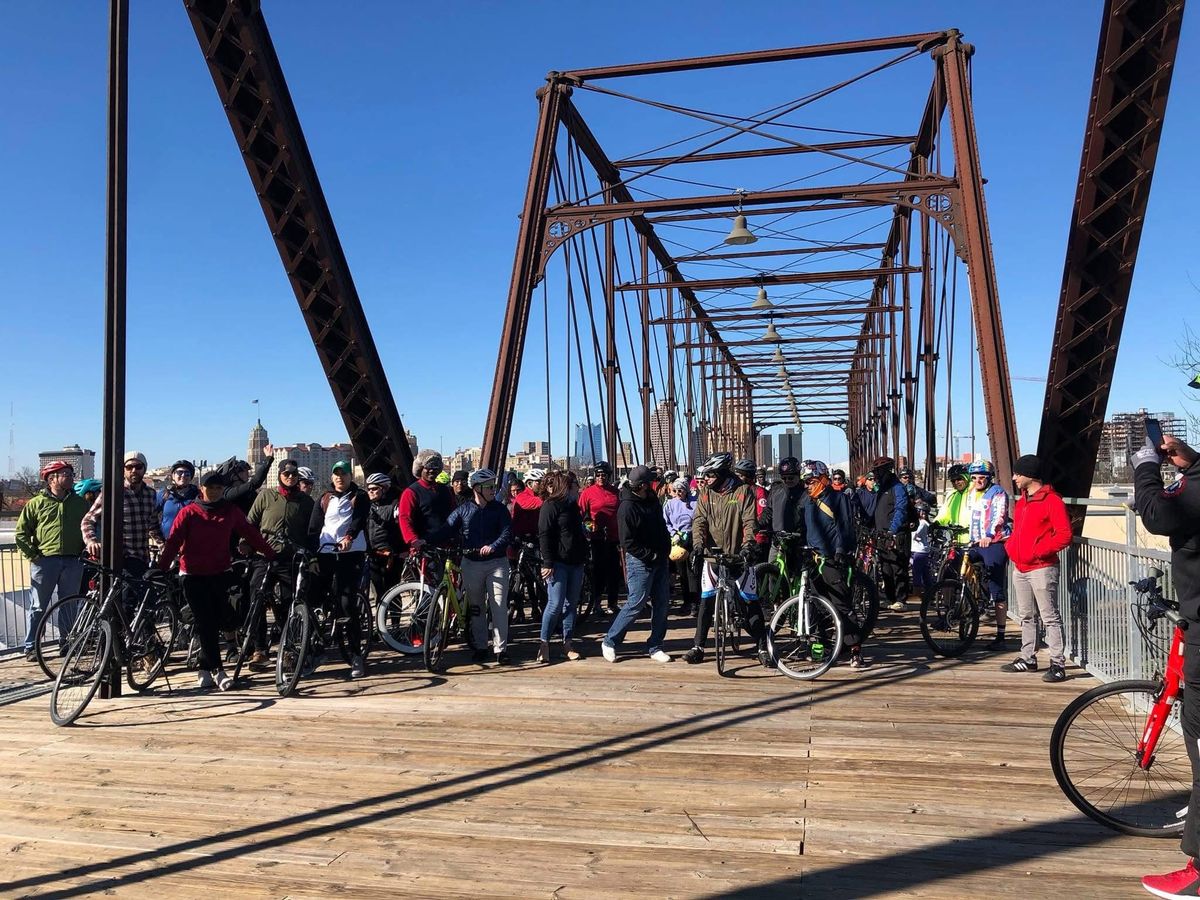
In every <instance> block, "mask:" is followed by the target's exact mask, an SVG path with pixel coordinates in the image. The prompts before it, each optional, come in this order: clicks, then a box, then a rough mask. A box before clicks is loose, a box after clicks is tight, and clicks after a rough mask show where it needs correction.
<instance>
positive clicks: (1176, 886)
mask: <svg viewBox="0 0 1200 900" xmlns="http://www.w3.org/2000/svg"><path fill="white" fill-rule="evenodd" d="M1142 887H1144V888H1145V889H1146V890H1148V891H1149V892H1150V893H1152V894H1153V895H1154V896H1155V897H1166V898H1167V900H1174V898H1176V897H1178V898H1180V900H1182V898H1184V897H1200V871H1197V870H1196V863H1195V861H1194V860H1190V859H1189V860H1188V864H1187V865H1186V866H1184V867H1183V868H1182V869H1180V870H1179V871H1178V872H1168V873H1167V874H1166V875H1147V876H1146V877H1144V878H1143V879H1142Z"/></svg>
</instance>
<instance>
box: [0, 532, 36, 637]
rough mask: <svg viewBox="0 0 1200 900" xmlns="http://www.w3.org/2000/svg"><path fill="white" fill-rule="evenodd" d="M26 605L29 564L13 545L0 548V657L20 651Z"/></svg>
mask: <svg viewBox="0 0 1200 900" xmlns="http://www.w3.org/2000/svg"><path fill="white" fill-rule="evenodd" d="M30 602H31V599H30V591H29V561H28V560H26V559H25V557H24V556H22V555H21V553H20V551H18V550H17V545H16V544H13V543H4V544H0V656H4V655H7V654H9V653H15V652H17V651H19V650H20V649H21V645H22V644H23V643H24V641H25V633H26V631H27V630H28V628H29V606H30Z"/></svg>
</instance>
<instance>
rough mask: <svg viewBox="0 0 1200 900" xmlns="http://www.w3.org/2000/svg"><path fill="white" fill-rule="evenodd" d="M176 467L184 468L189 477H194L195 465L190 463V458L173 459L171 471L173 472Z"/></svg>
mask: <svg viewBox="0 0 1200 900" xmlns="http://www.w3.org/2000/svg"><path fill="white" fill-rule="evenodd" d="M176 469H186V470H187V473H188V476H189V477H191V478H195V477H196V467H195V466H194V465H192V462H191V460H187V459H177V460H175V462H173V463H172V464H171V471H172V472H174V471H175V470H176Z"/></svg>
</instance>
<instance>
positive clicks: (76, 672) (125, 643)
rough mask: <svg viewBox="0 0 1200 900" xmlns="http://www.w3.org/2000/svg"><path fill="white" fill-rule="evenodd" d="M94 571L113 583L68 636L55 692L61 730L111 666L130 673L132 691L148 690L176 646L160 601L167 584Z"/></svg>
mask: <svg viewBox="0 0 1200 900" xmlns="http://www.w3.org/2000/svg"><path fill="white" fill-rule="evenodd" d="M95 568H96V570H97V571H98V572H100V573H101V574H103V575H104V576H106V577H107V578H108V579H109V586H108V590H107V592H106V593H105V596H104V599H103V601H101V602H100V603H99V604H89V605H87V606H85V607H84V609H82V610H81V611H80V615H79V617H78V619H77V624H78V625H79V627H78V628H76V629H72V631H71V632H70V633H69V634H68V636H67V641H66V644H67V649H66V652H65V653H64V654H63V662H62V668H60V669H59V671H58V674H57V675H56V676H55V679H54V687H53V688H52V689H51V691H50V720H51V721H52V722H53V723H54V724H55V725H59V726H65V725H70V724H71V723H72V722H74V721H75V720H76V719H78V718H79V716H80V715H81V714H82V713H83V711H84V710H85V709H86V708H87V705H88V704H89V703H91V701H92V698H93V697H95V696H96V692H97V691H98V690H99V689H100V684H101V682H102V681H103V680H104V678H105V675H106V673H107V672H108V670H109V666H110V665H114V664H115V665H116V667H117V668H118V670H119V669H121V668H124V669H125V680H126V682H128V684H129V686H130V687H131V688H132V689H133V690H135V691H138V692H139V693H141V692H143V691H147V690H149V689H150V687H151V686H152V685H153V684H154V682H155V681H156V680H157V679H158V677H159V675H161V674H162V672H163V670H164V668H165V667H166V663H167V657H168V656H169V655H170V652H171V646H172V644H173V643H174V638H175V628H176V623H177V620H176V617H175V611H174V609H173V608H172V607H171V605H170V604H169V603H165V602H161V599H160V598H161V591H162V590H164V588H163V586H162V585H160V584H159V583H157V582H156V581H155V580H154V579H152V578H134V577H133V576H131V575H126V574H124V573H122V572H115V571H112V570H110V569H106V568H104V567H103V566H101V565H96V566H95ZM130 589H137V590H138V591H140V598H139V599H138V600H137V602H136V604H135V605H134V610H133V614H132V615H129V614H128V612H127V610H126V603H125V596H126V592H127V591H129V590H130Z"/></svg>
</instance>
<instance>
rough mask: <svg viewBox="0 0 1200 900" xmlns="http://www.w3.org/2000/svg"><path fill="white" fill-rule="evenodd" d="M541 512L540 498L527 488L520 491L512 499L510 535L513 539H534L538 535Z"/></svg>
mask: <svg viewBox="0 0 1200 900" xmlns="http://www.w3.org/2000/svg"><path fill="white" fill-rule="evenodd" d="M541 512H542V498H541V497H539V496H538V495H537V494H535V493H534V492H533V491H531V490H530V489H529V488H525V490H523V491H521V493H519V494H517V496H515V497H514V498H513V508H512V533H513V537H528V538H536V537H537V533H538V516H539V515H541Z"/></svg>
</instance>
